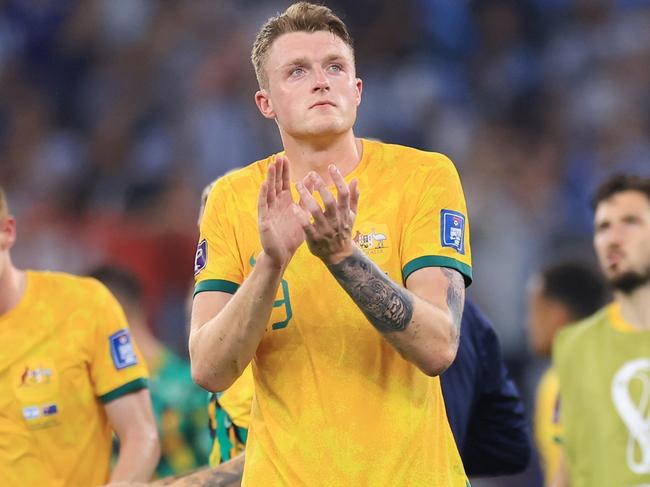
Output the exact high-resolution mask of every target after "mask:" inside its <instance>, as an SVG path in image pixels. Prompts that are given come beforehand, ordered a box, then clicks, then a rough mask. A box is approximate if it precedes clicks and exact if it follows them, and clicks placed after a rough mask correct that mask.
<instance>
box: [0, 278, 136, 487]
mask: <svg viewBox="0 0 650 487" xmlns="http://www.w3.org/2000/svg"><path fill="white" fill-rule="evenodd" d="M0 343H2V344H3V345H2V349H1V351H0V485H3V486H7V487H11V486H16V487H18V486H20V487H22V486H31V485H47V486H48V487H59V486H75V487H77V486H84V487H86V486H93V485H101V484H104V483H106V481H107V480H108V478H109V460H110V456H111V441H112V432H111V429H110V426H109V423H108V420H107V417H106V413H105V412H104V409H103V406H102V403H107V402H110V401H112V400H113V399H116V398H118V397H121V396H122V395H124V394H127V393H129V392H133V391H137V390H139V389H142V388H143V387H146V386H147V383H146V376H147V371H146V369H145V366H144V361H143V360H142V357H141V356H140V353H139V351H138V350H137V348H136V347H135V344H134V343H133V341H132V340H131V338H130V335H129V331H128V327H127V323H126V319H125V317H124V313H123V312H122V309H121V308H120V306H119V305H118V303H117V301H116V300H115V298H113V296H112V295H111V294H110V293H109V291H108V290H107V289H106V288H105V287H104V286H103V285H102V284H100V283H99V282H97V281H96V280H94V279H90V278H80V277H75V276H70V275H66V274H58V273H49V272H34V271H28V272H27V287H26V290H25V293H24V295H23V297H22V298H21V300H20V301H19V303H18V304H17V305H16V306H15V307H14V308H13V309H11V310H10V311H9V312H7V313H6V314H4V315H1V316H0Z"/></svg>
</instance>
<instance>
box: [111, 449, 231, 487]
mask: <svg viewBox="0 0 650 487" xmlns="http://www.w3.org/2000/svg"><path fill="white" fill-rule="evenodd" d="M243 472H244V454H243V453H240V454H239V455H237V456H236V457H235V458H233V459H232V460H229V461H227V462H225V463H222V464H221V465H219V466H217V467H216V468H214V469H212V468H210V467H203V468H200V469H197V470H194V471H193V472H190V473H186V474H182V475H175V476H173V477H165V478H163V479H160V480H157V481H155V482H153V483H143V482H115V483H111V484H110V485H108V486H107V487H161V486H163V485H165V486H170V487H239V486H240V485H241V479H242V475H243Z"/></svg>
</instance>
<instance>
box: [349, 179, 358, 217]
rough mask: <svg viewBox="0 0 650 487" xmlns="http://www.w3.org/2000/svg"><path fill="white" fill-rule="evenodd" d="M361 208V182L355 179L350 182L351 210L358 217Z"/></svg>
mask: <svg viewBox="0 0 650 487" xmlns="http://www.w3.org/2000/svg"><path fill="white" fill-rule="evenodd" d="M358 208H359V181H358V180H356V179H353V180H352V181H351V182H350V210H351V211H352V212H353V213H354V214H355V215H356V214H357V209H358Z"/></svg>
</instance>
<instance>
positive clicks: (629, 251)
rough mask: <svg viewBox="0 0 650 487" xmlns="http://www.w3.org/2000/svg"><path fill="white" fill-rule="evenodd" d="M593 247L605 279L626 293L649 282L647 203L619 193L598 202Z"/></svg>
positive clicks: (634, 193)
mask: <svg viewBox="0 0 650 487" xmlns="http://www.w3.org/2000/svg"><path fill="white" fill-rule="evenodd" d="M594 246H595V248H596V254H597V255H598V261H599V262H600V266H601V268H602V270H603V272H604V273H605V276H606V277H607V279H608V280H609V282H610V283H611V284H612V286H614V288H615V289H617V290H619V291H623V292H625V293H629V292H632V291H634V290H635V289H637V288H638V287H640V286H643V285H645V284H647V283H649V282H650V200H648V198H647V196H646V195H645V194H644V193H641V192H640V191H632V190H630V191H622V192H620V193H617V194H615V195H613V196H612V197H611V198H609V199H607V200H604V201H602V202H601V203H599V205H598V207H597V208H596V215H595V234H594Z"/></svg>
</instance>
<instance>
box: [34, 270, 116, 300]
mask: <svg viewBox="0 0 650 487" xmlns="http://www.w3.org/2000/svg"><path fill="white" fill-rule="evenodd" d="M29 278H30V279H33V281H34V283H36V285H37V286H38V288H39V289H40V290H41V291H45V292H47V293H48V295H51V296H61V299H62V298H63V296H65V297H73V296H78V297H79V298H80V299H88V298H92V297H102V296H106V295H110V292H109V291H108V289H107V288H106V286H104V285H103V284H102V283H101V282H99V281H98V280H96V279H94V278H92V277H84V276H77V275H74V274H68V273H65V272H53V271H29Z"/></svg>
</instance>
